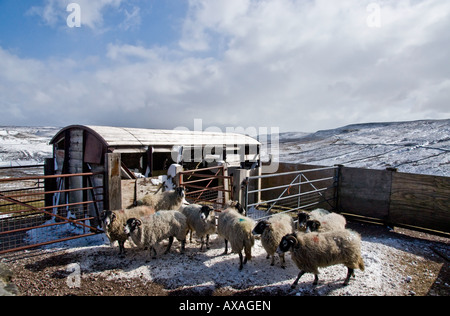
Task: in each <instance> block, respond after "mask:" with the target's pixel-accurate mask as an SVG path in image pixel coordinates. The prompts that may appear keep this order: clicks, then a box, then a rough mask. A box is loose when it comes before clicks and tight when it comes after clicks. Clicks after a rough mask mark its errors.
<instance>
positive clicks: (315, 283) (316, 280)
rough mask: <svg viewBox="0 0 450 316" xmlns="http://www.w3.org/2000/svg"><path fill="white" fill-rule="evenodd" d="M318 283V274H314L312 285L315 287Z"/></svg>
mask: <svg viewBox="0 0 450 316" xmlns="http://www.w3.org/2000/svg"><path fill="white" fill-rule="evenodd" d="M318 283H319V275H318V274H314V283H313V285H317V284H318Z"/></svg>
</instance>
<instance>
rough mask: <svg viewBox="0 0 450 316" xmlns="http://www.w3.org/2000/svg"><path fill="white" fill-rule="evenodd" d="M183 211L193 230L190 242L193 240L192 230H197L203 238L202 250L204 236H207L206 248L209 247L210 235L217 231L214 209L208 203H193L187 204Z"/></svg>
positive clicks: (202, 242)
mask: <svg viewBox="0 0 450 316" xmlns="http://www.w3.org/2000/svg"><path fill="white" fill-rule="evenodd" d="M182 213H183V214H184V215H185V216H186V219H187V225H188V228H189V230H190V231H191V235H190V242H192V232H195V233H196V235H197V236H198V237H200V239H201V246H200V251H202V250H203V246H204V244H205V242H204V237H206V249H209V235H211V234H214V233H215V232H216V216H215V212H214V209H213V208H212V207H210V206H208V205H203V206H202V205H198V204H191V205H187V206H185V207H184V208H183V210H182Z"/></svg>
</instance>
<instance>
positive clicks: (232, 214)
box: [217, 209, 256, 260]
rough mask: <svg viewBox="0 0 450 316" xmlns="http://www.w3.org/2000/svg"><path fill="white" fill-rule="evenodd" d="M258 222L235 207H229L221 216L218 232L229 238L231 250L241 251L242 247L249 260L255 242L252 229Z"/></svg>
mask: <svg viewBox="0 0 450 316" xmlns="http://www.w3.org/2000/svg"><path fill="white" fill-rule="evenodd" d="M255 225H256V222H255V221H254V220H252V219H251V218H248V217H245V216H242V215H241V214H239V213H238V212H237V211H236V210H234V209H227V210H225V211H223V212H222V213H221V214H220V216H219V221H218V226H217V228H218V234H219V235H221V236H222V237H223V238H225V239H226V240H228V241H229V242H230V244H231V250H232V251H233V252H234V253H240V252H241V251H242V249H244V251H245V256H246V257H247V259H248V260H250V259H251V257H252V247H253V245H254V244H255V238H254V237H253V234H252V230H253V228H254V227H255Z"/></svg>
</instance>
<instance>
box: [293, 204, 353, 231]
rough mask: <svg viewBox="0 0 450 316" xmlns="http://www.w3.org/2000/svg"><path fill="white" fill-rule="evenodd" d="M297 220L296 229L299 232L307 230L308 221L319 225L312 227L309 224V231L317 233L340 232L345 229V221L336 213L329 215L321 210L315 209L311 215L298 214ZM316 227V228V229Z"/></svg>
mask: <svg viewBox="0 0 450 316" xmlns="http://www.w3.org/2000/svg"><path fill="white" fill-rule="evenodd" d="M297 219H298V224H297V225H298V229H299V230H300V231H306V230H307V225H306V224H307V223H308V221H316V222H315V223H316V224H317V222H318V223H319V224H320V225H312V224H311V223H310V229H311V228H312V227H313V228H316V229H317V230H318V231H319V232H327V231H332V230H342V229H345V226H346V225H347V221H346V219H345V217H344V216H342V215H340V214H337V213H330V212H328V211H326V210H323V209H316V210H314V211H312V212H311V213H309V214H308V213H306V212H299V213H298V214H297ZM316 226H317V227H316Z"/></svg>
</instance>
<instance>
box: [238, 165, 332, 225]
mask: <svg viewBox="0 0 450 316" xmlns="http://www.w3.org/2000/svg"><path fill="white" fill-rule="evenodd" d="M297 168H298V166H297ZM338 178H339V167H337V166H336V167H323V168H314V169H306V170H295V171H289V172H281V173H275V174H268V175H261V176H252V177H248V178H247V179H246V181H245V183H244V185H245V187H244V190H245V196H244V203H245V205H246V209H247V213H248V214H249V216H250V217H252V218H254V219H260V218H264V217H268V216H270V215H272V214H274V213H284V212H293V211H297V210H311V209H313V208H318V207H321V208H325V209H328V210H331V211H332V210H335V209H336V201H337V188H338V180H339V179H338ZM256 181H259V182H260V183H259V185H256ZM253 188H256V189H253Z"/></svg>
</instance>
